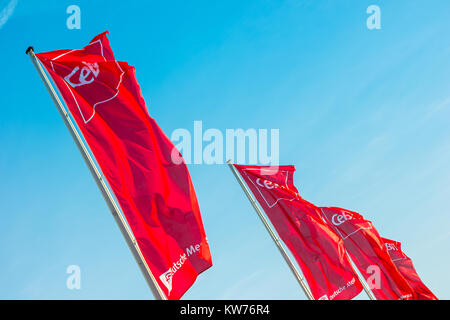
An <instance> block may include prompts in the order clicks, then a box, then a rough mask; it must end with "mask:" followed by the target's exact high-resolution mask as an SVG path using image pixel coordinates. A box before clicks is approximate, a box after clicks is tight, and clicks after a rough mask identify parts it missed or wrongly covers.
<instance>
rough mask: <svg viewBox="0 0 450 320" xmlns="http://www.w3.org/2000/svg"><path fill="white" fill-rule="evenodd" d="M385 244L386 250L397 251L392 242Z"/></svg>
mask: <svg viewBox="0 0 450 320" xmlns="http://www.w3.org/2000/svg"><path fill="white" fill-rule="evenodd" d="M385 245H386V249H387V250H388V251H391V250H393V251H397V250H398V249H397V247H396V246H395V245H394V244H392V243H385Z"/></svg>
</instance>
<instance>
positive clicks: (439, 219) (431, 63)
mask: <svg viewBox="0 0 450 320" xmlns="http://www.w3.org/2000/svg"><path fill="white" fill-rule="evenodd" d="M71 4H77V5H79V6H80V8H81V30H69V29H67V27H66V19H67V17H68V16H69V15H68V14H66V8H67V7H68V6H69V5H71ZM372 4H376V5H378V6H379V7H380V8H381V26H382V28H381V30H368V29H367V27H366V19H367V17H368V14H366V9H367V7H368V6H369V5H372ZM449 14H450V2H449V1H446V0H440V1H437V0H432V1H423V0H408V1H406V0H397V1H387V0H374V1H365V0H340V1H332V0H328V1H327V0H316V1H313V0H305V1H302V0H290V1H281V0H273V1H262V0H257V1H253V0H252V1H224V0H222V1H206V0H202V1H201V0H195V1H140V2H138V1H133V0H129V1H120V2H118V1H117V2H116V1H114V2H112V1H99V0H96V1H61V0H58V1H56V0H55V1H24V0H18V1H16V0H12V1H5V0H0V41H1V50H0V58H1V60H0V61H2V72H1V76H0V88H1V94H0V107H1V110H2V113H3V114H2V117H1V118H0V144H1V146H2V151H1V152H0V178H1V183H0V200H1V201H0V215H1V227H2V231H1V232H0V257H1V258H0V299H56V298H60V299H152V298H153V297H152V295H151V292H150V290H149V289H148V288H147V285H146V283H145V281H144V279H143V277H142V275H141V274H140V271H139V268H138V267H137V265H136V263H135V261H134V259H133V257H132V255H131V253H130V252H129V250H128V248H127V246H126V243H125V241H124V240H123V238H122V235H121V234H120V231H119V229H118V227H117V226H116V224H115V221H114V219H113V218H112V216H111V214H110V212H109V210H108V208H107V206H106V204H105V202H104V200H103V198H102V196H101V194H100V192H99V191H98V189H97V186H96V185H95V182H94V180H93V178H92V177H91V175H90V173H89V171H88V169H87V167H86V165H85V164H84V162H83V160H82V157H81V155H80V154H79V152H78V150H77V148H76V146H75V144H74V143H73V141H72V139H71V137H70V135H69V133H68V132H67V129H66V128H65V126H64V123H63V121H62V120H61V118H60V116H59V114H58V112H57V110H56V108H55V107H54V105H53V104H52V102H51V99H50V97H49V95H48V93H47V91H46V90H45V88H44V86H43V84H42V82H41V80H40V79H39V76H38V74H37V73H36V71H35V69H34V67H33V65H32V64H31V62H30V60H29V58H28V57H27V56H26V55H25V50H26V48H27V47H28V46H29V45H33V46H34V48H35V51H36V52H42V51H51V50H56V49H66V48H70V49H72V48H81V47H83V46H84V45H86V44H87V43H88V42H89V41H90V40H91V39H92V38H93V37H94V36H95V35H97V34H98V33H101V32H103V31H104V30H109V31H110V35H109V39H110V43H111V46H112V48H113V50H114V52H115V55H116V58H117V59H118V60H123V61H127V62H129V63H130V64H131V65H134V66H135V67H136V72H137V78H138V81H139V83H140V85H141V88H142V91H143V96H144V98H145V99H146V102H147V105H148V108H149V112H150V114H151V115H152V116H153V117H154V118H155V119H156V121H157V122H158V123H159V125H160V126H161V128H162V129H163V130H164V131H165V132H166V134H167V135H169V136H170V134H171V132H173V130H175V129H177V128H186V129H188V130H190V131H191V132H192V130H193V121H195V120H202V121H203V127H204V129H208V128H217V129H220V130H223V132H224V131H225V129H227V128H230V129H235V128H243V129H249V128H256V129H260V128H261V129H271V128H275V129H279V130H280V162H281V163H282V164H293V165H295V166H296V169H297V171H296V174H295V177H294V181H295V184H296V186H297V188H298V189H299V191H300V194H301V195H302V196H303V197H304V198H305V199H307V200H309V201H311V202H313V203H314V204H316V205H323V206H340V207H344V208H347V209H350V210H354V211H358V212H360V213H361V214H363V215H364V216H365V217H366V218H368V219H370V220H372V221H373V223H374V225H375V226H376V227H377V229H378V231H379V232H380V234H381V235H382V236H384V237H386V238H391V239H394V240H397V241H400V242H402V244H403V250H404V251H405V252H406V254H407V255H409V256H410V257H411V258H412V259H413V262H414V264H415V267H416V269H417V271H418V273H419V275H420V276H421V278H422V280H423V281H424V282H425V284H426V285H427V286H428V287H429V288H430V289H431V290H432V291H433V292H434V293H435V294H436V295H437V296H438V298H441V299H449V298H450V289H449V288H450V277H448V274H447V272H448V270H449V265H450V257H449V254H448V253H449V252H450V230H449V226H450V215H449V214H448V211H449V208H450V196H449V193H450V183H449V181H450V166H449V163H450V125H449V121H450V91H449V88H450V38H449V37H448V33H449V30H450V20H449V19H448V17H449ZM189 169H190V173H191V176H192V180H193V183H194V186H195V188H196V192H197V196H198V200H199V203H200V208H201V211H202V216H203V222H204V225H205V229H206V233H207V236H208V240H209V243H210V246H211V251H212V256H213V263H214V265H213V267H212V268H211V269H209V270H207V271H206V272H204V273H203V274H202V275H200V276H199V278H198V280H197V282H196V283H195V284H194V286H193V287H192V288H191V289H190V290H189V291H188V292H187V293H186V295H185V296H184V298H185V299H305V295H304V294H303V293H302V291H301V290H300V288H299V286H298V284H297V283H296V282H295V280H294V278H293V276H292V274H291V273H290V271H289V269H288V267H287V265H286V264H285V262H284V261H283V259H282V257H281V255H280V254H279V252H278V250H277V248H276V247H275V245H274V244H273V242H272V240H271V239H270V237H269V235H268V234H267V232H266V231H265V229H264V227H263V225H262V224H261V222H260V221H259V220H258V217H257V215H256V213H255V212H254V211H253V209H252V207H251V205H250V203H249V202H248V200H247V199H246V197H245V195H244V194H243V192H242V190H241V189H240V187H239V185H238V184H237V182H236V181H235V179H234V177H233V176H232V174H231V172H230V171H229V169H228V167H227V166H226V165H189ZM69 265H78V266H80V268H81V290H68V289H67V288H66V279H67V277H68V274H66V268H67V267H68V266H69ZM362 298H365V297H364V296H362Z"/></svg>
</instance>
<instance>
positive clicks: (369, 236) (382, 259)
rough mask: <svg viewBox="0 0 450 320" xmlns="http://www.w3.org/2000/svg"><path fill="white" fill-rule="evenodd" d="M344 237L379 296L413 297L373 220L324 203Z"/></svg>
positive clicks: (325, 211) (328, 216)
mask: <svg viewBox="0 0 450 320" xmlns="http://www.w3.org/2000/svg"><path fill="white" fill-rule="evenodd" d="M321 211H322V213H323V216H324V218H325V219H326V220H327V222H328V224H329V225H330V226H332V227H333V228H334V229H335V230H336V232H337V233H338V234H339V236H340V237H341V238H342V239H343V241H344V245H345V248H346V249H347V252H348V254H349V255H350V257H351V259H352V260H353V262H354V263H355V265H356V267H357V268H358V270H359V271H360V273H361V274H362V275H363V277H364V279H366V282H367V283H368V285H369V287H370V289H371V291H372V292H373V294H374V295H375V297H376V298H377V299H378V300H414V299H415V298H416V297H415V294H414V290H413V289H412V288H411V286H410V285H409V284H408V282H407V281H406V279H405V278H404V277H403V275H402V274H401V273H400V272H399V270H398V269H397V267H396V265H395V264H394V262H392V260H391V258H390V256H389V253H388V251H387V249H386V247H385V245H384V242H383V240H382V239H381V237H380V235H379V234H378V231H377V230H376V229H375V227H374V226H373V224H372V222H371V221H369V220H366V219H364V217H363V216H362V215H360V214H359V213H357V212H353V211H349V210H346V209H342V208H337V207H321Z"/></svg>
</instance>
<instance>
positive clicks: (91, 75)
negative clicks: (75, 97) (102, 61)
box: [64, 61, 100, 88]
mask: <svg viewBox="0 0 450 320" xmlns="http://www.w3.org/2000/svg"><path fill="white" fill-rule="evenodd" d="M81 63H82V64H84V66H83V67H82V68H81V69H80V67H78V66H77V67H75V68H74V69H73V70H72V72H71V73H70V74H68V75H67V76H65V77H64V80H66V81H67V83H68V84H70V86H71V87H72V88H76V87H79V86H83V85H85V84H89V83H92V82H93V81H94V80H95V79H96V78H97V77H98V74H99V73H100V70H99V68H98V64H97V62H95V63H88V62H84V61H82V62H81ZM78 71H79V72H78ZM77 73H78V79H76V74H77ZM77 80H78V81H77Z"/></svg>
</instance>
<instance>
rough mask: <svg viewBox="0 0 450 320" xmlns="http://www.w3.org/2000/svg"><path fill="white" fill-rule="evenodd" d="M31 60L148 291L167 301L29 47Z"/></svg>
mask: <svg viewBox="0 0 450 320" xmlns="http://www.w3.org/2000/svg"><path fill="white" fill-rule="evenodd" d="M25 53H26V54H27V55H28V56H29V57H30V59H31V62H32V63H33V65H34V67H35V68H36V70H37V72H38V73H39V76H40V77H41V80H42V81H43V82H44V85H45V87H46V89H47V91H48V93H49V94H50V96H51V98H52V100H53V103H54V104H55V106H56V108H57V109H58V112H59V114H60V115H61V117H62V118H63V120H64V124H65V125H66V127H67V129H69V132H70V135H71V136H72V138H73V140H74V141H75V144H76V145H77V147H78V150H79V151H80V152H81V155H82V156H83V159H84V161H85V162H86V165H87V166H88V168H89V171H90V172H91V174H92V176H93V177H94V180H95V182H96V183H97V186H98V188H99V189H100V191H101V193H102V195H103V197H104V199H105V201H106V203H107V205H108V207H109V209H110V210H111V213H112V215H113V217H114V220H116V223H117V225H118V226H119V229H120V231H121V233H122V235H123V237H124V238H125V241H126V242H127V245H128V247H129V249H130V250H131V252H132V253H133V256H134V258H135V259H136V262H137V264H138V265H139V268H140V270H141V271H142V274H143V275H144V278H145V280H146V281H147V284H148V286H149V287H150V290H151V292H152V294H153V296H154V297H155V299H156V300H167V298H166V296H165V294H164V292H162V290H161V288H160V287H159V285H158V283H157V282H156V279H155V277H154V276H153V274H152V272H151V271H150V268H149V266H148V265H147V262H146V261H145V259H144V256H143V255H142V252H141V250H140V248H139V245H138V244H137V242H136V239H135V238H134V236H133V234H132V233H131V231H130V230H129V228H128V226H127V224H126V222H125V219H124V217H123V215H122V214H121V211H120V208H119V206H118V204H117V203H116V201H115V200H114V197H113V195H112V193H111V191H110V190H109V188H108V186H107V185H106V182H105V180H104V178H103V176H102V174H101V171H100V169H99V168H97V166H96V165H95V163H94V160H93V159H92V157H91V155H90V154H89V151H88V146H86V145H85V144H84V142H83V140H82V138H81V136H80V134H79V133H78V131H77V130H76V127H75V125H74V123H73V122H72V120H71V119H70V117H69V112H68V111H66V110H65V108H64V106H63V104H62V102H61V100H60V99H59V97H58V95H57V94H56V92H55V89H54V88H53V85H52V84H51V82H50V81H49V79H48V77H47V75H46V74H45V72H44V70H43V68H42V66H41V65H40V63H39V61H38V59H37V58H36V55H35V54H34V49H33V47H29V48H28V49H27V50H26V52H25Z"/></svg>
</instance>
